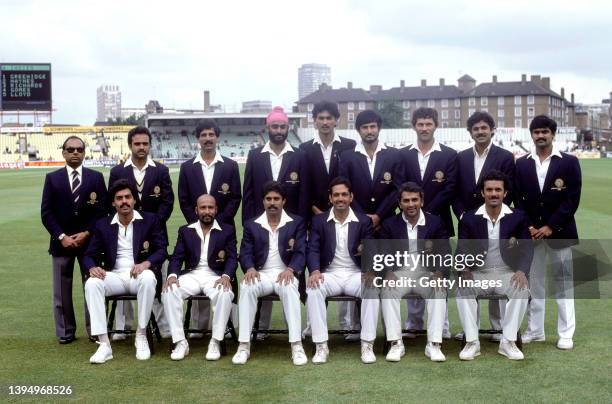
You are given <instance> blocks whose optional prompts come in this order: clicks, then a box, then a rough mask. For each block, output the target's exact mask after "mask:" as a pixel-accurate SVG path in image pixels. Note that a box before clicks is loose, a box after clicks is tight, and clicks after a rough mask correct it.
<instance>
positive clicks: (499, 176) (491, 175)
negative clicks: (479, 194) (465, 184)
mask: <svg viewBox="0 0 612 404" xmlns="http://www.w3.org/2000/svg"><path fill="white" fill-rule="evenodd" d="M487 181H503V182H504V191H507V190H508V176H507V175H506V174H504V173H502V172H501V171H499V170H491V171H487V173H486V174H485V175H484V176H483V177H482V178H481V179H480V182H479V183H478V188H480V190H481V191H484V187H485V182H487Z"/></svg>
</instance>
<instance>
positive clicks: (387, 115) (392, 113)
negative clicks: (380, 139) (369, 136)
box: [376, 100, 407, 129]
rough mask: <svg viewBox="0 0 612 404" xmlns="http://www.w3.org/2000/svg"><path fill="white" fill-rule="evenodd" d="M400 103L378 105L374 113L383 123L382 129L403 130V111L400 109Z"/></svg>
mask: <svg viewBox="0 0 612 404" xmlns="http://www.w3.org/2000/svg"><path fill="white" fill-rule="evenodd" d="M400 102H401V101H395V100H391V101H382V102H379V103H378V106H377V108H376V111H377V112H378V113H379V114H380V116H381V117H382V121H383V128H390V129H393V128H405V127H406V126H407V125H406V124H405V123H404V110H403V109H402V108H401V107H400Z"/></svg>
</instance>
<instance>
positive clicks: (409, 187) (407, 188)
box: [397, 181, 425, 201]
mask: <svg viewBox="0 0 612 404" xmlns="http://www.w3.org/2000/svg"><path fill="white" fill-rule="evenodd" d="M404 192H414V193H418V194H419V195H420V196H421V201H422V200H423V199H424V198H425V192H424V191H423V188H421V186H420V185H419V184H417V183H416V182H412V181H409V182H404V183H403V184H402V185H401V186H400V189H399V193H398V194H397V199H398V200H399V201H401V200H402V194H403V193H404Z"/></svg>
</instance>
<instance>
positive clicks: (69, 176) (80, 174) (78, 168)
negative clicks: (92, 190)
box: [66, 164, 83, 191]
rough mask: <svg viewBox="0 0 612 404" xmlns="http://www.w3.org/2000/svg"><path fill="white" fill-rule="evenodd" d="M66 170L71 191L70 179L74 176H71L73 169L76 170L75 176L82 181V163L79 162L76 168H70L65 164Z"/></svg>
mask: <svg viewBox="0 0 612 404" xmlns="http://www.w3.org/2000/svg"><path fill="white" fill-rule="evenodd" d="M66 171H67V172H68V185H69V186H70V191H73V189H72V181H73V179H74V178H72V175H73V174H72V173H73V172H74V171H76V172H77V174H78V175H77V178H78V179H79V182H81V183H82V182H83V165H82V164H81V165H80V166H78V167H77V168H72V167H70V166H66Z"/></svg>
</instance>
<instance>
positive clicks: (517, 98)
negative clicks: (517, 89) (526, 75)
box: [514, 95, 521, 105]
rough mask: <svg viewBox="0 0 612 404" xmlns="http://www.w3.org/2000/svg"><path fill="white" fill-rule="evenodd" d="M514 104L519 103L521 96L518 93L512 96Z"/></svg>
mask: <svg viewBox="0 0 612 404" xmlns="http://www.w3.org/2000/svg"><path fill="white" fill-rule="evenodd" d="M514 105H521V96H520V95H515V96H514Z"/></svg>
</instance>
